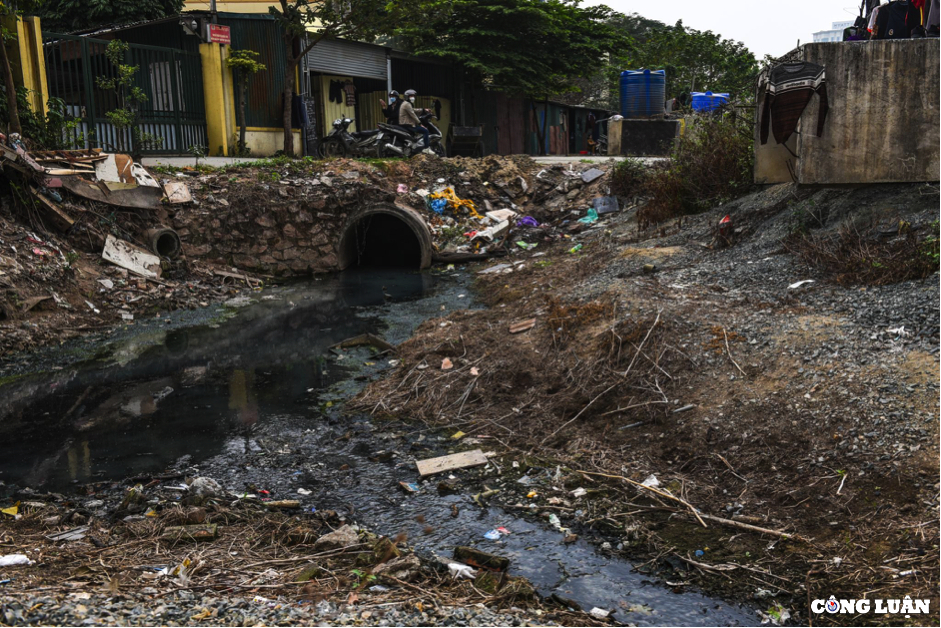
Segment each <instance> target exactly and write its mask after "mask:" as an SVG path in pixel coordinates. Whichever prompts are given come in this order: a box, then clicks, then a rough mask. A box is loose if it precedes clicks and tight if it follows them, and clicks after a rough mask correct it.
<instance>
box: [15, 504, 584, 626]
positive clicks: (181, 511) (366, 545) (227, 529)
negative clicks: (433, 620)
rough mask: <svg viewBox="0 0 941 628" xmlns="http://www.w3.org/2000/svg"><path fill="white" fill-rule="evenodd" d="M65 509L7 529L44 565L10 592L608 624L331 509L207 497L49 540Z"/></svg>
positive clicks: (31, 514) (22, 575)
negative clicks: (517, 611) (456, 569)
mask: <svg viewBox="0 0 941 628" xmlns="http://www.w3.org/2000/svg"><path fill="white" fill-rule="evenodd" d="M58 511H59V510H58V509H57V507H56V506H55V505H54V504H52V503H47V504H44V503H42V502H30V503H29V505H24V507H23V508H21V513H20V514H21V516H20V518H19V519H18V520H17V521H16V522H15V523H11V522H10V521H7V524H6V525H4V529H3V531H2V532H0V550H3V549H4V548H10V549H12V548H26V547H28V548H31V550H30V551H31V553H30V558H31V560H33V562H34V565H32V566H22V567H13V568H8V569H7V570H6V571H5V572H4V575H5V576H9V577H11V578H12V579H11V580H8V581H7V582H4V590H3V592H4V594H5V595H7V596H11V595H17V594H20V593H24V594H25V593H29V594H35V593H40V592H41V593H42V594H44V595H55V594H62V595H71V596H73V597H74V596H75V595H79V597H78V598H77V599H83V598H82V597H81V596H82V595H87V594H88V593H87V592H92V593H95V592H109V593H111V594H114V595H118V594H121V593H131V592H138V591H142V590H143V589H145V588H146V589H148V591H149V592H150V594H151V595H152V596H153V597H154V598H155V599H159V598H162V597H166V596H168V595H171V594H174V593H176V592H179V591H193V592H203V593H207V592H217V593H223V594H229V595H236V596H249V597H251V596H260V597H256V598H255V600H256V603H264V602H265V601H267V600H268V599H279V598H280V599H288V600H291V601H292V602H293V603H299V604H310V605H312V606H313V605H316V604H317V603H319V602H321V601H330V602H332V603H333V604H336V605H339V606H341V607H343V606H347V607H349V608H351V609H355V611H356V612H357V613H358V614H360V615H361V617H362V618H363V619H367V618H368V617H369V615H370V614H373V615H376V616H377V617H381V615H382V609H383V608H388V607H390V606H393V605H400V606H404V607H407V608H416V609H417V610H419V611H421V609H422V608H423V606H427V607H436V606H457V607H465V606H471V605H474V604H478V603H486V604H487V605H488V606H489V607H493V608H504V609H509V608H510V607H517V608H544V609H546V610H547V611H548V614H547V615H545V617H548V618H550V619H551V620H554V621H557V622H561V623H564V624H566V625H598V622H596V621H594V620H593V619H592V618H591V617H590V616H589V615H587V614H585V613H572V612H568V611H566V610H565V609H564V608H556V607H554V606H553V604H552V603H551V601H550V602H549V603H548V604H547V605H543V603H541V602H540V600H539V599H538V598H537V597H536V595H535V594H534V591H533V589H532V587H531V586H530V585H529V584H528V582H526V580H525V579H522V578H515V577H508V576H506V577H504V574H503V573H502V572H500V573H496V572H495V575H496V576H499V578H498V580H497V581H495V582H499V584H500V585H501V586H499V587H494V589H493V590H490V591H483V590H481V588H480V586H481V585H480V582H482V581H483V580H480V578H479V577H478V580H479V581H480V582H478V581H475V580H473V579H472V580H466V579H454V578H453V577H452V576H451V575H450V574H449V571H448V569H447V566H446V565H445V564H442V563H434V562H432V563H428V562H426V561H422V560H420V559H419V558H418V557H417V556H416V555H415V554H413V553H412V550H411V548H410V547H409V545H408V538H407V535H405V534H400V535H398V536H396V537H394V538H389V537H380V536H376V535H374V534H371V533H369V532H367V531H363V530H360V531H359V532H356V531H355V530H354V529H353V528H351V527H350V526H348V525H345V522H344V521H343V520H342V519H340V518H338V516H337V514H336V513H335V512H333V511H319V512H317V513H314V514H310V513H306V514H302V515H292V514H288V513H277V512H267V513H266V512H264V511H265V509H264V508H263V507H262V505H261V504H259V503H258V502H257V501H256V502H254V503H252V502H237V503H232V504H229V503H220V502H218V501H217V500H209V501H208V502H206V503H204V505H203V506H199V507H193V506H191V507H181V506H179V505H171V506H168V507H165V508H163V509H161V510H160V511H159V512H158V513H157V514H156V515H155V516H153V517H144V518H139V520H137V521H132V522H124V521H120V520H118V521H117V522H115V523H113V524H109V523H108V522H107V521H105V520H100V519H91V520H90V521H88V523H87V525H86V526H83V528H80V529H79V530H81V531H80V532H79V533H78V534H77V535H76V537H74V538H72V539H67V540H61V541H59V540H55V539H52V538H50V537H51V536H53V535H54V534H55V533H56V532H58V531H60V530H62V529H64V528H68V525H62V523H68V524H69V525H71V524H72V523H74V522H64V521H63V522H62V523H58V524H57V523H52V521H53V519H59V520H61V519H60V518H59V517H56V516H53V517H51V518H50V515H52V514H53V513H55V512H58ZM179 525H185V526H190V527H192V526H198V527H200V528H201V529H204V530H207V531H211V533H207V534H206V535H205V537H202V536H200V537H198V538H199V539H200V540H196V541H194V540H193V539H192V538H190V536H189V535H186V534H183V535H181V534H179V533H178V532H177V531H178V530H180V528H176V527H173V526H179ZM186 529H189V528H186ZM36 564H38V565H40V566H41V567H42V568H39V569H37V567H36ZM481 571H485V570H481ZM492 579H493V578H491V580H492ZM376 585H382V586H378V587H376ZM81 592H86V593H81ZM85 599H87V598H85ZM201 610H202V611H205V612H204V613H203V614H202V615H200V611H201ZM193 612H194V614H195V615H196V617H194V618H193V619H196V620H200V621H209V622H210V623H212V619H213V617H214V616H215V615H214V613H213V612H212V611H209V610H206V609H200V608H198V607H197V608H194V611H193ZM364 613H366V614H365V615H364Z"/></svg>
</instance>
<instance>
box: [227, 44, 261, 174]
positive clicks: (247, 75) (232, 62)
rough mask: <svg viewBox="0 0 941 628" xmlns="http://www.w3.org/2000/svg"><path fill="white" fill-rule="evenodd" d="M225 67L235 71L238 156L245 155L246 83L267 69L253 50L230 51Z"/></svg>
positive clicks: (246, 124)
mask: <svg viewBox="0 0 941 628" xmlns="http://www.w3.org/2000/svg"><path fill="white" fill-rule="evenodd" d="M225 64H226V66H228V67H229V68H230V69H232V70H235V72H236V77H237V79H238V90H239V142H238V154H239V155H240V156H243V155H246V154H247V147H246V146H245V129H246V127H247V126H248V123H247V122H246V121H245V97H246V93H247V92H248V82H249V81H250V80H251V78H252V76H253V75H254V74H255V73H256V72H263V71H264V70H266V69H267V68H266V67H265V66H264V64H262V63H259V62H258V53H257V52H255V51H254V50H232V51H230V52H229V57H228V58H227V59H226V60H225Z"/></svg>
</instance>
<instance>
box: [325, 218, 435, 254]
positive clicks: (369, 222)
mask: <svg viewBox="0 0 941 628" xmlns="http://www.w3.org/2000/svg"><path fill="white" fill-rule="evenodd" d="M341 248H342V251H341V257H342V262H343V267H344V268H346V267H349V266H365V267H373V268H375V267H398V268H421V266H422V247H421V243H420V242H419V240H418V236H416V235H415V232H414V231H413V230H412V228H411V227H410V226H409V225H408V224H407V223H406V222H405V221H404V220H402V219H401V218H398V217H397V216H394V215H392V214H386V213H374V214H369V215H366V216H364V217H362V218H360V219H359V220H357V221H356V222H355V223H353V224H352V225H350V227H349V228H348V229H347V233H346V234H344V237H343V243H342V246H341Z"/></svg>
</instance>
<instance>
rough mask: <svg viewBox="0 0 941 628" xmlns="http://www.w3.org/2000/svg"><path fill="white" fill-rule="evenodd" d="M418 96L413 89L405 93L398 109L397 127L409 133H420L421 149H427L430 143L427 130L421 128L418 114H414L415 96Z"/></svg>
mask: <svg viewBox="0 0 941 628" xmlns="http://www.w3.org/2000/svg"><path fill="white" fill-rule="evenodd" d="M417 95H418V92H416V91H415V90H414V89H410V90H408V91H407V92H405V101H404V102H403V103H402V106H401V107H400V108H399V126H401V127H405V128H406V129H408V130H409V131H411V132H412V133H413V134H414V133H416V132H417V133H421V135H422V139H423V141H424V144H423V148H429V147H430V145H431V143H430V140H429V137H428V129H426V128H425V127H424V126H422V123H421V120H419V119H418V114H417V113H415V106H414V105H415V96H417Z"/></svg>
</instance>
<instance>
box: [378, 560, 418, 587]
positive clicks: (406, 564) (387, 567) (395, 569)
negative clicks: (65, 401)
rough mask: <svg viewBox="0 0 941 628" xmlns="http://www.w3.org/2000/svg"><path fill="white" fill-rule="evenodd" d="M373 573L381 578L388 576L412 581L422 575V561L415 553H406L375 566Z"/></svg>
mask: <svg viewBox="0 0 941 628" xmlns="http://www.w3.org/2000/svg"><path fill="white" fill-rule="evenodd" d="M372 573H373V575H374V576H377V577H378V578H379V579H380V580H382V579H383V577H384V576H387V577H389V578H393V579H394V580H401V581H403V582H411V581H413V580H415V579H417V578H418V576H419V575H421V561H420V560H419V559H418V556H416V555H415V554H405V555H404V556H399V557H398V558H393V559H392V560H390V561H389V562H387V563H382V564H381V565H379V566H378V567H375V568H373V570H372Z"/></svg>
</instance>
